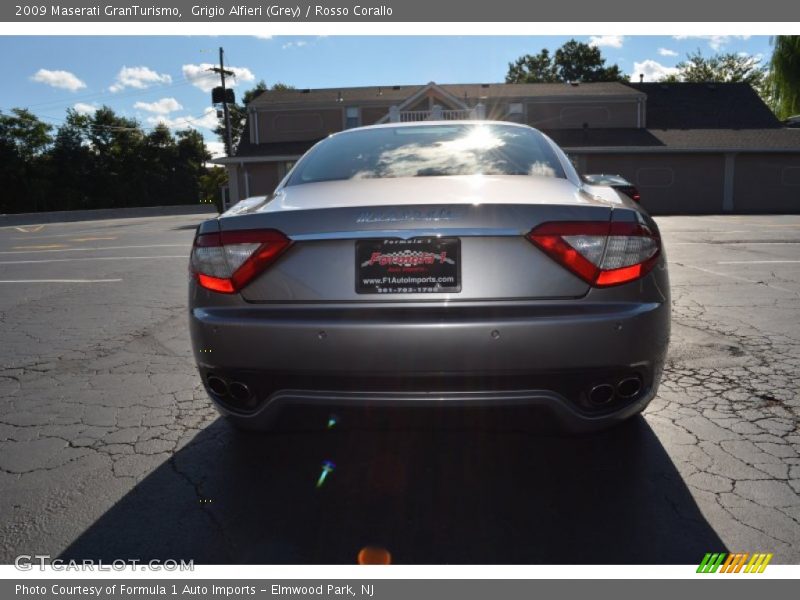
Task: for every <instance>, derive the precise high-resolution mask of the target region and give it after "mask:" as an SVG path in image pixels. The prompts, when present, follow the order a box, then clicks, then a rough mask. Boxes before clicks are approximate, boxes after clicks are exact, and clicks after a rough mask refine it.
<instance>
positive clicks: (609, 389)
mask: <svg viewBox="0 0 800 600" xmlns="http://www.w3.org/2000/svg"><path fill="white" fill-rule="evenodd" d="M613 398H614V386H612V385H610V384H608V383H601V384H599V385H596V386H594V387H593V388H592V389H591V390H590V391H589V400H590V401H591V402H592V404H598V405H602V404H608V403H609V402H611V400H612V399H613Z"/></svg>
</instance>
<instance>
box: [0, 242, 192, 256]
mask: <svg viewBox="0 0 800 600" xmlns="http://www.w3.org/2000/svg"><path fill="white" fill-rule="evenodd" d="M191 247H192V245H191V244H150V245H147V246H97V247H94V248H59V249H57V250H2V251H0V254H37V253H39V252H87V251H91V250H130V249H131V248H186V249H187V250H188V249H189V248H191Z"/></svg>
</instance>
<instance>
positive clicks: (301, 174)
mask: <svg viewBox="0 0 800 600" xmlns="http://www.w3.org/2000/svg"><path fill="white" fill-rule="evenodd" d="M478 174H482V175H533V176H540V177H565V175H564V170H563V169H562V167H561V164H560V163H559V161H558V158H557V157H556V154H555V152H554V151H553V149H552V147H551V146H550V144H548V143H547V140H545V138H544V137H543V136H542V134H540V133H539V132H538V131H535V130H533V129H528V128H524V127H514V126H507V125H482V124H467V123H461V124H452V125H449V124H448V125H418V126H410V127H379V128H375V129H361V130H356V131H351V132H347V133H343V134H340V135H335V136H333V137H331V138H328V139H327V140H324V141H323V142H322V143H320V144H319V145H317V146H316V147H315V148H314V149H313V150H312V151H311V152H310V153H309V154H308V155H307V156H306V157H305V158H304V159H303V160H301V161H300V162H299V163H298V165H297V167H296V168H295V170H294V171H293V172H292V176H291V178H290V179H289V181H288V182H287V185H300V184H303V183H314V182H320V181H340V180H345V179H375V178H382V177H426V176H439V175H478Z"/></svg>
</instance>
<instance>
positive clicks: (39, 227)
mask: <svg viewBox="0 0 800 600" xmlns="http://www.w3.org/2000/svg"><path fill="white" fill-rule="evenodd" d="M14 229H16V230H17V231H21V232H22V233H36V232H37V231H41V230H42V229H44V225H33V226H31V227H28V228H27V229H26V228H25V227H14Z"/></svg>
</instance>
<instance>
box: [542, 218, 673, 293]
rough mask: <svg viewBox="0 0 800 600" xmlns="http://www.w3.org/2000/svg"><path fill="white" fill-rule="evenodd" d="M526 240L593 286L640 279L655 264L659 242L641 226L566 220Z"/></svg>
mask: <svg viewBox="0 0 800 600" xmlns="http://www.w3.org/2000/svg"><path fill="white" fill-rule="evenodd" d="M527 237H528V239H529V240H530V241H531V242H533V243H534V245H536V246H537V247H538V248H539V249H540V250H542V251H543V252H544V253H545V254H547V255H548V256H549V257H550V258H552V259H553V260H555V261H556V262H558V263H560V264H561V265H563V266H564V267H566V268H567V269H568V270H570V271H572V272H573V273H574V274H575V275H577V276H578V277H580V278H581V279H583V280H584V281H586V282H587V283H589V284H591V285H592V286H594V287H609V286H612V285H620V284H623V283H628V282H630V281H634V280H636V279H639V278H640V277H644V276H645V275H646V274H647V273H649V272H650V271H651V270H652V268H653V267H654V266H655V265H656V262H658V255H659V253H660V251H661V239H660V238H659V236H658V232H657V231H655V230H653V229H651V228H650V227H648V226H647V225H645V224H643V223H638V222H637V223H628V222H614V221H567V222H551V223H543V224H542V225H539V226H538V227H536V228H534V229H533V230H532V231H531V232H530V233H529V234H528V236H527Z"/></svg>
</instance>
